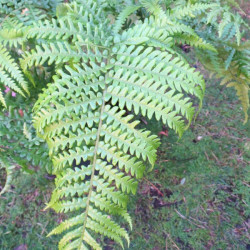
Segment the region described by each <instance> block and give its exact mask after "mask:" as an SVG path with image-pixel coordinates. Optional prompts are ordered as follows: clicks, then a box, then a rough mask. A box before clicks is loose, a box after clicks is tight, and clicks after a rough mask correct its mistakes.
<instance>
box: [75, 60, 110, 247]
mask: <svg viewBox="0 0 250 250" xmlns="http://www.w3.org/2000/svg"><path fill="white" fill-rule="evenodd" d="M108 61H109V60H108ZM106 92H107V84H106V77H105V89H104V91H103V101H102V106H101V112H100V121H99V124H98V131H97V137H96V142H95V149H94V157H93V163H92V168H91V178H90V185H89V194H88V198H87V202H86V209H85V216H84V223H83V229H82V234H81V238H80V245H79V246H78V250H81V244H82V241H83V238H84V233H85V230H86V226H87V219H88V211H89V206H90V198H91V194H92V190H93V181H94V175H95V168H96V160H97V150H98V145H99V141H100V134H101V128H102V115H103V113H104V107H105V95H106Z"/></svg>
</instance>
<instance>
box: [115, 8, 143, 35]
mask: <svg viewBox="0 0 250 250" xmlns="http://www.w3.org/2000/svg"><path fill="white" fill-rule="evenodd" d="M140 7H141V5H129V6H127V7H126V8H125V9H124V10H123V11H122V12H121V13H120V14H119V16H118V17H117V20H116V23H115V27H114V29H113V30H114V33H118V32H119V31H120V30H121V28H122V26H123V24H124V23H125V21H126V19H127V18H128V17H129V16H130V15H131V14H132V13H134V12H135V11H136V10H138V9H139V8H140Z"/></svg>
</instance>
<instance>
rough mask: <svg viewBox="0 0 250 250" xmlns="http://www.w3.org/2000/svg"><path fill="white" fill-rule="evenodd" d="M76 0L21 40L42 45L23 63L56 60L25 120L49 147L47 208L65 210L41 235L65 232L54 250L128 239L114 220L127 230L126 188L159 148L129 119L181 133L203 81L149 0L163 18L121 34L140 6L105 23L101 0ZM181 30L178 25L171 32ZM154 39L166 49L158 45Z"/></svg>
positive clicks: (132, 188)
mask: <svg viewBox="0 0 250 250" xmlns="http://www.w3.org/2000/svg"><path fill="white" fill-rule="evenodd" d="M83 2H84V3H85V2H86V1H76V2H73V3H71V4H67V5H66V8H67V10H66V9H65V11H64V13H63V15H60V17H59V18H58V19H57V20H55V19H52V20H51V22H49V21H45V22H39V23H38V24H36V25H34V26H33V27H31V28H29V29H28V31H27V38H39V39H42V42H41V45H37V46H36V48H35V49H34V50H32V51H31V52H27V53H26V54H25V55H24V58H23V60H22V67H23V68H24V69H25V70H26V69H27V68H28V67H31V66H38V65H43V64H45V63H46V64H48V65H51V64H54V65H56V66H57V69H56V76H55V77H54V78H53V82H52V83H50V84H48V86H47V88H46V89H45V90H44V92H43V93H42V94H41V95H40V96H39V99H38V101H37V102H36V104H35V106H34V108H33V112H34V116H33V122H34V126H35V128H36V131H37V133H38V134H39V136H40V137H41V138H42V139H44V140H45V141H46V142H47V144H48V147H49V155H50V158H51V160H52V162H53V173H54V174H55V175H56V180H55V183H56V188H55V190H54V191H53V193H52V196H51V200H50V202H49V204H47V208H53V209H54V210H55V211H57V212H64V213H66V212H73V213H72V216H71V218H69V219H68V220H66V221H64V222H62V223H61V224H60V225H59V226H58V227H57V228H55V229H54V230H53V231H52V232H51V233H50V235H52V234H60V233H63V232H65V231H67V232H66V234H65V235H64V236H63V238H62V239H61V241H60V242H59V248H60V249H65V248H66V249H67V248H78V249H82V248H83V249H85V248H86V249H87V248H88V246H90V247H92V248H94V249H100V246H99V244H98V243H97V241H96V240H95V239H94V236H93V235H94V234H93V233H98V234H101V235H104V236H107V237H109V238H111V239H113V240H114V241H116V242H117V243H119V244H120V245H121V246H122V247H123V246H124V240H125V241H126V242H127V243H128V244H129V237H128V233H127V231H126V230H125V228H123V227H122V226H120V225H119V224H118V222H116V216H117V215H119V216H120V217H122V218H123V220H125V221H126V222H127V223H128V224H129V225H130V227H132V226H131V225H132V223H131V219H130V217H129V215H128V214H127V210H126V207H127V203H128V194H129V193H133V194H134V193H135V192H136V189H137V180H138V179H139V178H142V176H143V174H144V172H145V170H146V169H148V170H150V169H152V167H153V166H154V164H155V161H156V153H157V148H158V146H159V144H160V142H159V139H158V138H157V136H155V135H152V134H151V133H150V132H149V131H147V130H143V129H139V128H138V125H139V121H138V120H137V118H136V116H137V115H139V114H140V115H142V116H144V117H147V118H149V119H151V118H152V117H153V116H154V117H155V118H156V119H157V120H160V121H162V122H163V123H164V124H167V125H168V126H169V127H170V128H173V129H174V130H175V131H176V132H177V133H179V135H182V133H183V132H184V130H185V129H186V125H189V124H190V122H191V120H192V117H193V115H194V113H195V108H194V107H193V104H192V100H191V97H190V95H192V96H195V97H196V98H198V99H199V101H200V102H201V101H202V99H203V95H204V90H205V84H204V80H203V78H202V77H201V75H200V74H199V73H198V72H196V71H195V69H193V68H191V67H190V66H189V65H188V64H187V63H186V62H183V60H182V58H181V57H179V56H177V53H176V52H175V51H174V49H173V48H172V47H173V43H171V41H172V37H171V35H169V34H170V32H168V31H166V30H165V28H166V27H167V23H168V22H171V21H170V19H168V18H167V15H166V14H165V13H164V11H163V9H162V8H161V6H160V5H159V4H158V2H153V1H142V2H141V4H142V6H144V7H145V8H146V9H147V10H149V11H150V12H152V13H153V14H156V13H160V16H162V17H163V18H165V19H164V24H160V19H159V18H157V17H154V18H153V17H150V18H149V19H146V20H145V21H144V22H139V23H138V24H135V25H134V26H132V27H131V28H129V29H126V30H125V31H122V32H119V31H120V29H121V27H122V25H123V23H124V21H125V20H126V17H127V16H128V15H129V14H130V13H132V12H134V11H135V10H136V9H137V8H139V7H137V6H136V7H134V6H132V7H131V8H128V9H126V10H125V11H124V12H122V14H121V15H120V16H119V17H118V21H117V23H116V24H114V25H111V24H109V23H108V21H107V18H106V16H105V15H104V14H107V13H105V11H104V6H105V3H104V2H103V1H101V0H100V1H92V0H89V1H87V2H86V6H82V3H83ZM98 4H100V5H101V8H102V7H103V8H102V10H103V11H100V10H99V7H98ZM144 11H145V9H144ZM100 23H101V24H100ZM158 27H160V29H158ZM185 27H186V26H185V25H184V24H183V25H181V24H180V25H179V30H180V29H182V30H184V29H185ZM173 29H174V26H173ZM186 32H187V33H188V32H189V33H192V32H193V30H188V31H186ZM172 33H174V31H172ZM159 43H160V44H162V45H161V46H160V47H161V48H164V47H166V48H168V50H167V51H168V52H163V51H161V50H159V49H158V48H159ZM134 114H135V115H134ZM114 215H116V216H114Z"/></svg>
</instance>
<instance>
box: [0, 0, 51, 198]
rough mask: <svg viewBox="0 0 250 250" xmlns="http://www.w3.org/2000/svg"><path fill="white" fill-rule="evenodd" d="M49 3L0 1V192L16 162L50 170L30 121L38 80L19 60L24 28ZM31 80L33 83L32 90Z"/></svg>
mask: <svg viewBox="0 0 250 250" xmlns="http://www.w3.org/2000/svg"><path fill="white" fill-rule="evenodd" d="M45 2H47V4H48V6H47V5H45ZM49 7H51V2H49V1H40V4H38V5H37V4H35V1H14V0H13V1H1V3H0V169H2V171H3V172H5V176H6V177H5V184H3V185H1V186H3V188H2V190H1V194H3V193H4V192H6V191H7V190H8V187H9V186H10V185H9V184H10V183H11V180H12V176H13V173H14V170H15V169H16V166H21V169H22V170H24V171H26V172H31V171H30V169H29V166H30V165H33V166H38V165H39V166H41V167H46V168H47V170H48V171H49V172H51V167H50V166H51V162H50V160H49V157H48V150H47V146H46V145H45V143H44V141H42V140H41V139H39V138H38V137H37V136H36V135H35V131H34V129H33V127H32V125H31V124H32V119H31V108H32V105H33V103H34V101H33V99H34V98H36V96H37V92H39V89H40V87H39V86H40V85H41V84H40V83H41V82H42V80H41V79H38V81H37V83H34V81H32V80H34V79H35V78H36V74H35V72H32V73H33V74H32V75H31V73H30V72H23V70H22V69H21V67H20V64H19V58H20V57H21V54H22V53H23V49H25V46H26V44H27V40H26V38H25V35H24V33H25V28H26V27H28V26H29V25H30V24H31V23H33V22H34V21H35V20H38V19H42V18H44V17H45V16H46V15H44V13H46V11H45V10H46V8H49ZM41 8H43V9H41ZM42 12H43V13H42ZM49 13H50V12H49V11H48V14H49ZM30 44H31V43H30ZM41 77H43V76H42V74H41ZM30 80H31V81H30ZM31 83H33V84H34V85H36V89H35V90H34V88H31V85H32V84H31ZM2 171H1V173H2ZM3 176H4V174H3ZM1 184H2V183H1Z"/></svg>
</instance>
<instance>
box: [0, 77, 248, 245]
mask: <svg viewBox="0 0 250 250" xmlns="http://www.w3.org/2000/svg"><path fill="white" fill-rule="evenodd" d="M242 120H243V114H242V112H241V110H240V105H239V104H238V101H237V98H236V96H235V93H234V92H233V90H231V89H225V88H222V87H220V86H219V85H218V83H215V82H214V83H212V84H210V85H209V86H208V88H207V92H206V98H205V100H204V105H203V109H202V111H201V113H200V114H199V116H198V118H197V120H196V122H195V123H194V124H193V125H192V126H191V128H190V129H189V130H188V131H187V132H186V133H185V134H184V135H183V137H182V138H181V139H180V140H178V138H177V137H176V135H174V133H172V132H171V131H169V132H166V131H165V129H164V128H162V127H161V126H160V125H159V124H158V123H155V122H151V123H148V125H147V126H148V127H149V128H152V127H153V128H154V130H155V131H154V132H155V133H158V132H159V131H164V132H165V133H162V135H161V138H162V145H161V147H160V149H159V152H158V154H159V159H158V162H157V165H156V167H155V169H154V170H153V171H152V172H150V173H149V174H148V175H147V177H146V178H144V179H143V181H142V182H141V184H140V186H139V190H138V195H137V196H134V197H132V198H131V204H130V206H129V210H130V214H131V215H132V219H133V222H134V228H133V231H132V232H131V245H130V248H129V249H131V250H132V249H133V250H135V249H136V250H140V249H154V250H158V249H250V245H247V244H248V242H249V234H248V230H249V227H250V220H249V215H250V213H249V212H250V210H249V170H250V169H249V166H250V164H249V163H250V139H249V138H247V136H249V134H250V124H249V123H248V124H246V125H243V124H242ZM164 134H165V135H164ZM52 187H53V181H51V180H48V178H46V174H45V172H41V171H38V173H36V174H34V175H31V176H28V175H27V174H26V175H23V174H22V175H20V174H18V173H17V176H16V179H15V182H14V183H13V185H12V190H11V192H9V193H7V194H6V195H5V196H4V197H1V198H0V203H1V206H0V249H15V248H16V249H18V250H22V249H56V248H57V247H56V242H57V240H58V238H56V237H52V238H46V234H47V233H48V232H49V231H50V229H52V228H53V227H54V226H55V225H56V224H58V223H59V222H60V221H61V220H62V216H61V215H56V214H54V213H53V212H52V211H46V212H44V211H43V208H44V203H45V202H48V200H49V196H50V190H51V188H52ZM105 242H106V243H105V244H106V246H105V249H106V250H107V249H120V248H119V247H117V246H116V245H114V244H113V242H111V241H105ZM17 247H18V248H17Z"/></svg>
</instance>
